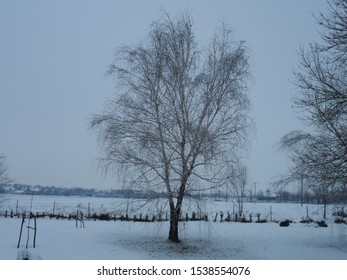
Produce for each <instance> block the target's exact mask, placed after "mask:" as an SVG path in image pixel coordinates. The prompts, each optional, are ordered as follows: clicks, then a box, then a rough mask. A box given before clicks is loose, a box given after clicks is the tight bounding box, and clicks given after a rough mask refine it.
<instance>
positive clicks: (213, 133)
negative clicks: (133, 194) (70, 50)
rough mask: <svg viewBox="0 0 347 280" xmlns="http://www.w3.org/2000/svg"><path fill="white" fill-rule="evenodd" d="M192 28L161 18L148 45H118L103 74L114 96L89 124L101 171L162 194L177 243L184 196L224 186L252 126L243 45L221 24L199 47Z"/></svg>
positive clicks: (185, 19)
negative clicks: (118, 170) (118, 171)
mask: <svg viewBox="0 0 347 280" xmlns="http://www.w3.org/2000/svg"><path fill="white" fill-rule="evenodd" d="M192 27H193V24H192V20H191V18H190V16H189V15H182V16H180V17H178V18H176V19H171V18H170V16H169V15H165V16H164V17H163V18H162V19H160V20H158V21H155V22H154V23H153V24H152V26H151V31H150V32H149V34H148V37H147V41H146V43H140V44H137V45H135V46H123V47H120V48H118V49H117V50H116V53H115V60H114V63H113V64H111V66H110V68H109V71H108V74H109V75H110V76H111V77H113V78H114V79H115V82H116V85H117V87H116V89H117V96H116V98H115V100H113V101H110V102H109V103H108V106H107V108H106V109H105V111H104V113H103V114H100V115H96V116H94V117H93V119H92V121H91V127H93V128H96V129H98V135H99V140H100V142H101V144H102V145H103V150H104V154H105V156H104V158H103V159H102V161H103V163H104V167H105V169H106V170H107V169H109V168H113V167H114V166H116V167H118V166H121V167H122V170H123V171H124V172H125V174H126V175H127V178H128V180H129V185H130V186H135V187H142V188H144V187H146V188H151V189H155V190H157V191H159V192H162V193H163V194H164V195H163V196H164V198H165V199H167V201H168V204H169V207H170V231H169V240H171V241H175V242H178V241H179V234H178V231H179V228H178V222H179V218H180V213H181V209H182V205H183V200H184V197H185V196H186V195H193V194H194V193H198V192H201V191H204V190H207V189H209V188H214V187H219V186H221V185H222V184H223V182H224V181H225V178H226V177H227V170H226V169H227V168H226V166H227V165H228V163H230V162H236V161H238V158H239V157H240V155H241V152H240V151H241V150H242V149H244V148H246V146H247V145H246V143H247V142H248V141H247V132H248V129H249V127H250V124H251V121H250V118H249V115H248V112H249V107H250V105H249V98H248V95H247V93H248V89H247V82H248V80H249V78H250V73H249V68H250V66H249V63H248V54H247V48H246V46H245V44H244V42H242V41H235V40H234V38H233V33H232V32H231V31H230V30H229V29H227V28H226V27H224V26H223V27H222V28H221V29H219V30H218V31H217V32H216V34H215V35H214V37H213V38H212V40H211V43H210V45H209V47H208V48H207V49H206V50H202V49H199V48H198V44H197V42H196V38H195V36H194V32H193V29H192Z"/></svg>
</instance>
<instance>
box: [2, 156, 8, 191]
mask: <svg viewBox="0 0 347 280" xmlns="http://www.w3.org/2000/svg"><path fill="white" fill-rule="evenodd" d="M5 160H6V157H5V156H4V155H0V188H1V187H2V186H4V185H6V184H8V183H9V182H10V178H9V176H8V172H7V165H6V162H5Z"/></svg>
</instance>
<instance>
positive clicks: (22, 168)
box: [0, 0, 327, 189]
mask: <svg viewBox="0 0 347 280" xmlns="http://www.w3.org/2000/svg"><path fill="white" fill-rule="evenodd" d="M162 9H165V10H166V11H167V12H168V13H169V14H170V15H172V16H174V15H177V14H179V13H181V12H183V11H187V10H188V11H189V12H190V13H191V15H192V17H193V20H194V23H195V31H196V35H197V37H198V39H199V40H200V41H201V43H202V44H205V45H206V42H207V41H208V39H209V38H210V37H211V36H212V34H213V32H214V29H215V28H216V27H219V26H220V25H221V22H225V23H226V24H228V25H229V26H230V27H232V28H233V29H234V30H236V31H237V33H238V37H239V39H242V40H245V41H246V42H247V44H248V46H249V48H250V49H251V53H252V63H253V65H254V66H253V76H254V81H253V82H252V84H251V85H250V89H251V99H252V103H253V112H252V115H253V116H254V120H255V123H256V126H257V129H256V130H257V132H256V135H255V137H253V139H252V150H251V151H250V154H249V184H250V185H253V184H254V182H257V188H262V189H266V188H267V187H268V186H269V182H270V180H271V179H272V178H273V177H274V176H277V175H279V174H281V173H284V172H285V171H286V166H287V162H286V157H285V155H283V154H281V153H279V152H278V151H276V148H275V144H276V143H277V142H278V140H279V139H280V138H281V137H282V136H283V135H284V134H285V133H287V132H289V131H291V130H293V129H299V128H300V127H301V124H300V123H299V121H298V120H297V116H296V115H295V113H294V112H293V110H292V108H291V105H292V104H291V102H290V98H291V96H293V95H294V94H295V91H296V89H295V87H294V86H293V84H292V83H291V82H290V81H291V80H292V79H293V76H292V69H293V67H295V66H296V65H297V63H298V55H297V51H298V50H299V48H300V46H305V45H307V44H308V43H309V42H311V41H313V40H319V33H318V28H319V27H318V26H317V24H316V23H315V20H314V18H313V14H316V15H317V14H318V12H323V13H326V10H327V3H326V0H290V1H288V0H262V1H260V0H249V1H246V0H224V1H223V0H213V1H207V0H195V1H194V0H191V1H189V0H175V1H172V0H167V1H164V0H163V1H160V0H156V1H154V0H153V1H152V0H148V1H144V0H143V1H135V0H132V1H131V0H130V1H129V0H128V1H121V0H105V1H96V0H95V1H91V0H79V1H74V0H60V1H47V0H32V1H25V0H23V1H19V0H13V1H7V0H0V135H1V136H0V154H4V155H6V156H7V163H8V167H9V173H10V176H11V177H12V179H13V180H15V182H18V183H27V184H33V185H35V184H40V185H57V186H65V187H87V188H89V187H96V188H103V189H108V188H115V187H116V186H115V183H114V182H115V180H114V179H105V178H104V176H103V175H102V174H101V172H99V171H98V170H97V158H98V156H99V155H100V149H99V147H98V145H97V141H96V134H95V131H91V130H89V129H88V122H89V119H90V117H91V115H92V114H95V113H100V112H101V111H102V110H103V105H104V102H105V100H106V99H109V98H112V96H114V89H113V84H112V81H111V79H107V78H106V77H105V75H104V73H105V70H106V68H107V66H108V65H109V64H110V63H111V62H112V57H113V50H114V49H115V47H117V46H119V45H121V44H133V43H136V42H138V41H139V40H140V39H144V37H145V35H146V34H147V32H148V31H149V29H150V24H151V22H152V21H154V20H156V19H157V18H158V17H159V16H160V14H161V10H162Z"/></svg>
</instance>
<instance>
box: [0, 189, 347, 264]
mask: <svg viewBox="0 0 347 280" xmlns="http://www.w3.org/2000/svg"><path fill="white" fill-rule="evenodd" d="M24 198H25V197H24V196H7V197H6V199H5V200H4V199H3V200H2V203H1V206H0V207H1V208H0V210H1V211H3V210H4V209H5V208H6V209H9V208H8V207H12V208H13V209H15V208H16V204H17V199H18V200H19V201H20V202H19V203H18V204H19V206H18V207H23V209H24V208H25V207H27V206H25V203H24ZM28 198H29V197H28ZM94 199H95V198H81V197H74V198H71V197H70V198H64V197H34V201H33V206H34V205H35V207H41V208H40V210H39V209H38V208H37V209H36V210H35V211H43V210H42V209H43V208H45V207H46V208H52V207H53V202H54V201H56V207H58V205H60V207H62V208H64V209H65V211H70V210H71V212H73V211H75V208H76V207H77V208H82V207H84V206H83V205H84V203H86V205H88V202H89V203H90V205H93V207H94V209H95V210H96V209H103V210H105V211H106V210H110V209H113V210H114V211H116V210H117V207H115V206H117V205H123V202H122V201H118V202H119V203H118V202H117V200H116V199H95V200H94ZM88 200H89V201H88ZM28 202H29V204H28V205H29V206H30V202H31V199H30V200H28ZM64 202H65V204H64ZM101 206H102V207H103V208H102V207H101ZM270 206H271V209H272V216H273V220H282V219H285V218H289V219H292V220H293V221H294V223H292V224H291V225H290V226H289V227H287V228H283V227H279V225H278V223H275V222H268V223H263V224H258V223H254V222H253V223H235V222H219V221H217V222H213V221H212V220H211V219H210V220H209V221H208V222H204V221H199V222H198V221H189V222H182V223H181V239H182V242H181V243H179V244H174V243H171V242H169V241H167V234H168V227H169V223H168V222H153V223H144V222H142V223H141V222H124V221H123V222H121V221H93V220H90V221H88V220H86V221H85V228H80V227H78V228H76V223H75V221H73V220H56V219H49V218H47V217H46V218H44V219H38V220H37V237H36V248H35V249H34V248H32V237H33V233H32V232H30V242H29V250H28V254H29V255H30V256H29V257H30V258H34V259H53V260H59V259H63V260H69V259H80V260H85V259H95V260H98V259H100V260H101V259H240V260H242V259H274V260H276V259H290V260H291V259H341V260H346V259H347V225H345V224H340V225H339V224H334V223H333V219H334V217H332V216H331V213H332V211H333V207H329V212H328V219H327V223H328V227H327V228H321V227H317V225H316V224H314V223H311V224H301V223H299V221H300V220H301V217H303V216H306V205H304V206H303V207H301V206H300V205H298V204H278V203H271V204H270V203H246V204H245V212H246V213H247V214H249V213H261V217H262V218H268V219H269V213H270ZM187 207H188V208H189V205H188V206H187ZM190 207H191V209H190V210H193V206H190ZM232 207H233V206H232V204H230V202H229V203H226V202H215V203H213V204H212V205H210V204H207V203H206V205H205V210H206V212H208V213H211V215H212V214H213V213H216V212H218V211H225V212H226V211H227V209H229V211H232ZM307 207H308V208H307V209H308V210H309V216H311V218H313V219H315V220H319V219H322V206H321V205H308V206H307ZM230 209H231V210H230ZM20 225H21V219H19V218H16V217H15V218H4V217H1V218H0V259H2V260H11V259H17V258H20V257H21V256H22V255H23V254H24V253H25V250H24V246H25V243H26V238H27V231H26V230H25V231H23V236H22V242H21V248H20V249H17V242H18V237H19V230H20Z"/></svg>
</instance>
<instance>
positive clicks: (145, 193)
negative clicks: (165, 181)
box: [0, 183, 320, 203]
mask: <svg viewBox="0 0 347 280" xmlns="http://www.w3.org/2000/svg"><path fill="white" fill-rule="evenodd" d="M0 194H17V195H51V196H90V197H111V198H134V199H151V198H152V199H154V198H159V197H162V196H163V195H164V194H163V193H159V192H155V191H151V190H136V189H109V190H98V189H96V188H89V189H87V188H80V187H70V188H68V187H57V186H39V185H35V186H32V185H28V184H18V183H16V184H9V185H5V186H0ZM194 199H210V200H214V201H229V200H230V201H231V200H233V199H235V196H234V195H233V194H232V193H230V192H227V191H222V190H220V189H219V190H211V191H209V192H205V193H200V194H199V195H195V196H194ZM243 199H244V202H279V203H282V202H294V203H300V202H303V203H320V200H319V197H318V196H316V195H315V194H314V193H312V192H309V191H305V192H304V193H303V194H301V193H299V192H290V191H287V190H278V191H275V192H272V191H270V190H266V191H262V190H259V191H257V193H256V194H254V193H253V192H251V191H249V192H247V194H245V196H244V197H243Z"/></svg>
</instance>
